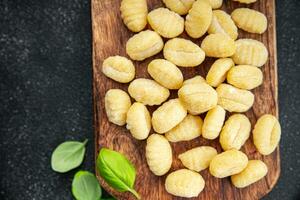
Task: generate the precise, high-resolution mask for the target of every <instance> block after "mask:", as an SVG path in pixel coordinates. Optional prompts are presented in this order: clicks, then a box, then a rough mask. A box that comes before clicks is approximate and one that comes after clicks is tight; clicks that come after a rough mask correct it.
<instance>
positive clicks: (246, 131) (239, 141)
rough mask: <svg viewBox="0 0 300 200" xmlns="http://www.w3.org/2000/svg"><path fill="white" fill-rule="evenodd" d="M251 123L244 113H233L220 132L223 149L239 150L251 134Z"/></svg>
mask: <svg viewBox="0 0 300 200" xmlns="http://www.w3.org/2000/svg"><path fill="white" fill-rule="evenodd" d="M250 131H251V123H250V121H249V119H248V118H247V117H246V116H245V115H243V114H234V115H231V116H230V117H229V118H228V119H227V121H226V122H225V124H224V126H223V129H222V131H221V134H220V144H221V146H222V148H223V150H225V151H226V150H229V149H237V150H239V149H240V148H241V147H242V146H243V145H244V144H245V142H246V141H247V139H248V138H249V136H250Z"/></svg>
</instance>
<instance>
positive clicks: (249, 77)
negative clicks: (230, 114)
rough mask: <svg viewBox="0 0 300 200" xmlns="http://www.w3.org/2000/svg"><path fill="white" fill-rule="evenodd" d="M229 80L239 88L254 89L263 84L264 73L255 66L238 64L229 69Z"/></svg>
mask: <svg viewBox="0 0 300 200" xmlns="http://www.w3.org/2000/svg"><path fill="white" fill-rule="evenodd" d="M227 82H228V83H230V84H231V85H233V86H235V87H237V88H241V89H246V90H252V89H254V88H256V87H258V86H259V85H261V84H262V82H263V73H262V71H261V70H260V69H259V68H257V67H255V66H251V65H237V66H235V67H232V68H231V69H230V70H229V71H228V73H227Z"/></svg>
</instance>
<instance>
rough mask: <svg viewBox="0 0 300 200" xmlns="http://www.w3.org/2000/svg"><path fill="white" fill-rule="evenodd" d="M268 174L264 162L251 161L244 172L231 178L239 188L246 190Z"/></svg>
mask: <svg viewBox="0 0 300 200" xmlns="http://www.w3.org/2000/svg"><path fill="white" fill-rule="evenodd" d="M267 173H268V167H267V165H266V164H265V163H264V162H263V161H261V160H249V162H248V164H247V167H246V168H245V169H244V170H243V171H242V172H240V173H239V174H235V175H232V176H231V182H232V184H233V185H234V186H235V187H237V188H244V187H247V186H249V185H251V184H252V183H255V182H257V181H259V180H260V179H262V178H263V177H264V176H266V175H267Z"/></svg>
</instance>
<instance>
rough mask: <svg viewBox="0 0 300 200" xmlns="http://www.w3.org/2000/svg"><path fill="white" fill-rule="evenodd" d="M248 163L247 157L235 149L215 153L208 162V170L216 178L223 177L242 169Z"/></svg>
mask: <svg viewBox="0 0 300 200" xmlns="http://www.w3.org/2000/svg"><path fill="white" fill-rule="evenodd" d="M247 164H248V157H247V155H246V154H244V153H243V152H241V151H238V150H236V149H231V150H227V151H225V152H223V153H220V154H218V155H216V156H215V157H214V158H213V159H212V160H211V162H210V165H209V172H210V174H211V175H213V176H214V177H217V178H225V177H227V176H231V175H234V174H238V173H240V172H241V171H243V170H244V169H245V168H246V167H247Z"/></svg>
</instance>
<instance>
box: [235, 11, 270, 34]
mask: <svg viewBox="0 0 300 200" xmlns="http://www.w3.org/2000/svg"><path fill="white" fill-rule="evenodd" d="M231 17H232V19H233V21H234V22H235V24H236V25H237V26H238V27H239V28H240V29H242V30H244V31H248V32H250V33H259V34H262V33H264V32H265V31H266V30H267V26H268V20H267V17H266V16H265V15H264V14H263V13H261V12H258V11H256V10H253V9H249V8H237V9H235V10H234V11H233V12H232V13H231Z"/></svg>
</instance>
